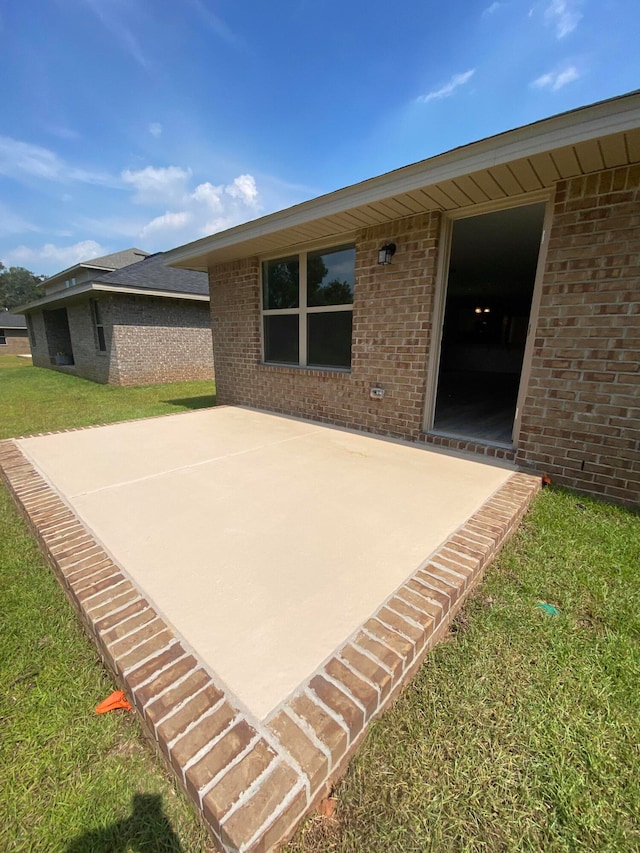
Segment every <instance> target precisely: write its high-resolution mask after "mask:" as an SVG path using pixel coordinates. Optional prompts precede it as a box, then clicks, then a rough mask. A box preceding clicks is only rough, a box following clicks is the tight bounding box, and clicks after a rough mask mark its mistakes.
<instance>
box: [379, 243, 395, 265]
mask: <svg viewBox="0 0 640 853" xmlns="http://www.w3.org/2000/svg"><path fill="white" fill-rule="evenodd" d="M395 253H396V244H395V243H387V244H386V245H385V246H383V247H382V248H381V249H379V250H378V263H379V264H390V263H391V258H392V257H393V256H394V255H395Z"/></svg>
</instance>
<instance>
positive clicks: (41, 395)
mask: <svg viewBox="0 0 640 853" xmlns="http://www.w3.org/2000/svg"><path fill="white" fill-rule="evenodd" d="M12 358H14V357H13V356H0V365H2V363H3V361H4V359H12ZM16 360H18V359H16ZM19 361H21V362H22V361H24V360H23V359H19ZM0 392H1V393H2V420H1V421H0V438H8V437H11V436H18V435H27V434H29V433H39V432H53V431H55V430H59V429H69V428H70V427H83V426H90V425H92V424H107V423H115V422H116V421H123V420H129V419H134V418H146V417H151V416H153V415H166V414H172V413H175V412H180V411H186V410H188V409H200V408H204V407H206V406H213V405H214V404H215V388H214V384H213V382H202V381H200V382H178V383H174V384H171V385H143V386H139V387H134V388H119V387H116V386H113V385H98V384H97V383H95V382H89V381H88V380H86V379H79V378H78V377H77V376H71V375H69V374H66V373H57V372H56V371H53V370H46V369H44V368H41V367H33V366H32V365H30V364H28V363H27V367H25V366H24V365H22V364H21V365H19V366H18V367H16V368H15V369H14V368H12V367H7V368H6V369H3V370H2V371H1V372H0Z"/></svg>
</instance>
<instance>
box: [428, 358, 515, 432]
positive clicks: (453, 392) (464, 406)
mask: <svg viewBox="0 0 640 853" xmlns="http://www.w3.org/2000/svg"><path fill="white" fill-rule="evenodd" d="M519 379H520V376H519V374H511V373H481V372H478V371H454V370H445V371H442V372H441V374H440V383H439V386H438V396H437V398H436V413H435V420H434V424H433V428H434V429H435V430H438V431H439V432H446V433H449V434H451V435H459V436H461V437H464V438H477V439H482V440H484V441H495V442H500V443H503V444H511V434H512V430H513V420H514V417H515V411H516V402H517V399H518V382H519Z"/></svg>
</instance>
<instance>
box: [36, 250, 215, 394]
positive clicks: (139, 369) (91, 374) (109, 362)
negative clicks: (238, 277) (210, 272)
mask: <svg viewBox="0 0 640 853" xmlns="http://www.w3.org/2000/svg"><path fill="white" fill-rule="evenodd" d="M44 287H45V296H44V297H43V298H42V299H38V300H37V301H36V302H31V303H30V304H29V305H25V306H23V307H21V309H20V310H22V311H24V312H25V314H26V316H27V320H28V323H29V332H30V336H31V352H32V353H33V363H34V364H35V365H37V366H39V367H53V368H55V369H56V370H62V371H64V372H66V373H73V374H75V375H77V376H83V377H85V378H86V379H92V380H94V381H95V382H105V383H109V384H112V385H144V384H149V383H152V382H178V381H182V380H189V379H212V378H213V351H212V343H211V321H210V318H209V292H208V284H207V276H206V275H203V274H202V273H199V272H190V271H187V270H175V269H171V268H169V267H167V266H166V264H165V263H164V257H163V255H162V253H158V254H155V255H147V254H146V253H144V252H141V251H140V250H139V249H127V250H126V251H124V252H117V253H116V254H113V255H106V256H105V257H103V258H96V259H95V260H93V261H87V262H86V263H83V264H77V265H76V266H75V267H71V268H69V269H68V270H64V271H63V272H61V273H58V274H57V275H55V276H52V277H51V278H49V279H47V280H46V281H45V283H44Z"/></svg>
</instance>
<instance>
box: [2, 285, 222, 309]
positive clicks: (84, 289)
mask: <svg viewBox="0 0 640 853" xmlns="http://www.w3.org/2000/svg"><path fill="white" fill-rule="evenodd" d="M88 293H89V294H90V293H127V294H132V295H134V296H162V297H164V298H166V299H188V300H189V301H191V302H208V301H209V297H208V296H207V295H205V294H201V293H184V292H182V291H173V290H151V289H149V288H143V287H109V285H107V284H94V283H93V282H88V283H87V284H80V285H77V286H76V287H69V288H67V289H66V290H63V291H56V293H52V294H51V295H50V296H43V297H42V299H37V300H36V301H35V302H29V303H28V304H27V305H21V306H20V307H19V308H16V309H15V310H16V311H18V312H19V313H21V314H23V313H28V312H30V311H36V310H37V309H39V308H46V307H47V306H49V305H52V304H55V303H56V302H73V301H75V298H76V297H77V296H86V295H87V294H88Z"/></svg>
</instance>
